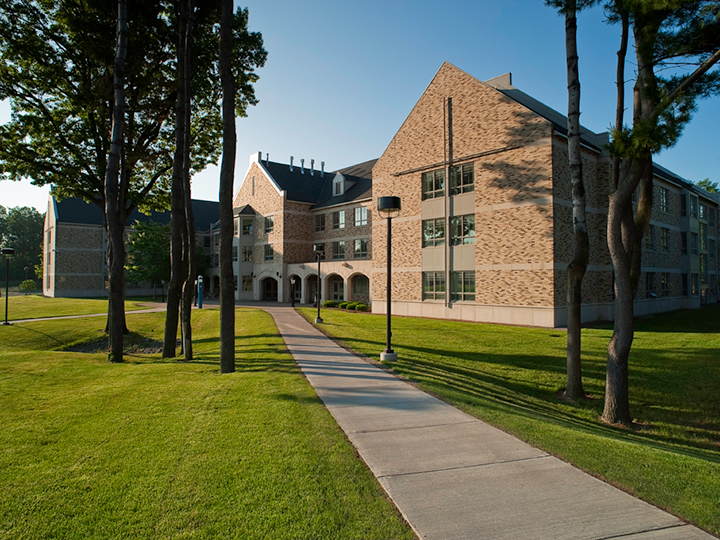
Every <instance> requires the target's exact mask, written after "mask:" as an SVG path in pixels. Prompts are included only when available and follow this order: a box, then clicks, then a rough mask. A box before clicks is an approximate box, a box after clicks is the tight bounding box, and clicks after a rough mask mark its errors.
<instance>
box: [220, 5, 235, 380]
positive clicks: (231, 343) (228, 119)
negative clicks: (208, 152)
mask: <svg viewBox="0 0 720 540" xmlns="http://www.w3.org/2000/svg"><path fill="white" fill-rule="evenodd" d="M221 13H222V14H221V21H220V78H221V81H222V89H223V105H222V107H223V157H222V165H221V169H220V372H221V373H232V372H234V371H235V277H234V276H233V270H232V235H233V214H232V195H233V177H234V175H235V144H236V133H235V79H234V78H233V74H232V70H231V59H232V21H233V1H232V0H223V2H222V12H221Z"/></svg>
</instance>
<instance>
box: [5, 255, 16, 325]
mask: <svg viewBox="0 0 720 540" xmlns="http://www.w3.org/2000/svg"><path fill="white" fill-rule="evenodd" d="M2 254H3V255H4V256H5V261H6V263H5V322H4V323H3V324H10V323H9V322H8V297H9V296H10V258H11V257H12V256H13V255H15V250H14V249H13V248H11V247H4V248H2Z"/></svg>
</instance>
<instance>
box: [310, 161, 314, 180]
mask: <svg viewBox="0 0 720 540" xmlns="http://www.w3.org/2000/svg"><path fill="white" fill-rule="evenodd" d="M310 176H315V160H314V159H311V160H310Z"/></svg>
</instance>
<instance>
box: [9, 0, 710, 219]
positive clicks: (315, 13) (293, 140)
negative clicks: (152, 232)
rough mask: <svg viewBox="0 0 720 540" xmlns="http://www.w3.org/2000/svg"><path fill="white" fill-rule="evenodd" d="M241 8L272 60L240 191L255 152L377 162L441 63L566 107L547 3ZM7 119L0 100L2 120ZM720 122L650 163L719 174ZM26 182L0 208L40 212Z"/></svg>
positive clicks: (207, 188)
mask: <svg viewBox="0 0 720 540" xmlns="http://www.w3.org/2000/svg"><path fill="white" fill-rule="evenodd" d="M236 4H237V3H236ZM237 5H240V4H237ZM242 5H245V4H244V3H243V4H242ZM246 5H247V7H248V8H249V12H250V26H251V29H252V30H254V31H259V32H261V33H262V34H263V37H264V39H265V48H266V49H267V51H268V61H267V64H266V66H265V68H263V69H261V70H260V71H259V75H260V81H259V82H258V83H257V85H256V93H257V97H258V98H259V100H260V103H259V104H258V105H257V106H256V107H253V108H251V109H250V110H249V114H248V117H247V118H242V119H238V122H237V128H238V146H237V155H238V159H237V164H236V183H235V189H237V188H238V187H239V182H240V180H241V178H242V176H243V174H244V173H245V171H246V169H247V163H248V158H249V156H250V154H252V153H256V152H258V151H262V152H263V157H264V155H265V153H267V152H269V153H270V159H271V160H272V161H280V162H285V163H287V162H289V159H290V156H291V155H292V156H294V157H295V162H296V163H298V162H299V160H300V159H301V158H304V159H305V163H306V166H309V163H310V159H314V160H315V166H316V167H318V168H319V166H320V162H321V161H324V162H325V169H326V170H334V169H338V168H342V167H345V166H349V165H352V164H355V163H360V162H363V161H366V160H368V159H372V158H376V157H379V156H380V154H381V153H382V152H383V150H384V149H385V147H386V146H387V144H388V143H389V142H390V140H391V139H392V137H393V135H394V134H395V132H396V131H397V130H398V129H399V128H400V126H401V124H402V122H403V121H404V120H405V118H406V117H407V115H408V114H409V113H410V110H411V109H412V107H413V105H414V104H415V102H416V101H417V100H418V99H419V97H420V96H421V94H422V92H423V91H424V90H425V88H426V86H427V85H428V84H429V82H430V80H431V79H432V77H433V76H434V74H435V73H436V72H437V70H438V69H439V68H440V66H441V65H442V63H443V62H444V61H447V62H450V63H452V64H454V65H456V66H457V67H459V68H460V69H463V70H464V71H466V72H468V73H469V74H470V75H473V76H475V77H477V78H478V79H480V80H486V79H490V78H492V77H495V76H497V75H500V74H502V73H505V72H508V71H510V72H512V75H513V85H514V86H516V87H517V88H519V89H520V90H522V91H524V92H526V93H527V94H530V95H531V96H533V97H534V98H536V99H538V100H540V101H542V102H544V103H545V104H547V105H549V106H551V107H552V108H554V109H556V110H558V111H560V112H563V113H564V112H566V108H567V91H566V86H567V81H566V69H565V44H564V20H563V19H562V18H561V17H560V16H559V15H558V14H557V13H556V12H555V11H554V10H552V9H551V8H548V7H545V6H544V4H543V2H542V0H516V1H511V0H504V1H502V2H497V1H490V0H483V1H475V2H469V1H467V0H466V1H457V0H445V1H444V2H428V1H424V0H422V1H420V0H416V1H412V2H411V1H405V0H393V1H388V0H381V1H375V0H367V1H365V2H342V1H340V2H338V1H337V0H333V1H325V0H314V1H304V2H303V1H300V2H297V1H296V2H289V1H287V0H257V1H251V2H248V3H247V4H246ZM603 19H604V17H603V14H602V11H601V10H600V9H594V10H591V11H588V12H583V13H581V14H580V17H579V21H578V24H579V29H578V34H579V56H580V80H581V84H582V101H581V111H582V116H581V122H582V123H583V125H585V126H586V127H588V128H589V129H591V130H593V131H596V132H600V131H605V130H606V129H607V128H608V127H609V126H610V124H611V123H612V122H613V119H614V116H615V82H614V79H615V59H616V50H617V47H618V43H619V37H618V36H619V28H618V27H615V26H608V25H607V24H605V23H604V22H603ZM626 76H627V78H628V79H629V78H631V77H633V72H632V68H631V67H629V68H628V70H627V73H626ZM8 118H9V109H8V107H7V104H0V123H1V122H5V121H7V119H8ZM628 119H629V118H628ZM718 121H720V98H714V99H711V100H705V101H703V102H701V103H700V105H699V107H698V110H697V112H696V114H695V117H694V118H693V120H692V122H691V123H690V125H689V126H688V127H687V128H686V130H685V133H684V135H683V137H682V139H681V141H680V143H679V144H678V145H677V146H676V147H674V148H672V149H670V150H666V151H665V152H663V153H662V154H660V155H658V156H657V157H656V161H657V162H658V163H660V164H661V165H663V166H665V167H667V168H669V169H671V170H672V171H674V172H675V173H677V174H679V175H680V176H683V177H685V178H687V179H689V180H692V181H698V180H701V179H703V178H706V177H709V178H710V179H711V180H713V181H718V180H720V152H719V151H718V144H717V140H718V137H717V130H716V129H714V128H716V124H717V123H718ZM218 178H219V170H218V168H217V167H210V168H209V169H207V170H206V171H203V172H202V173H200V174H198V175H196V176H195V178H193V197H195V198H199V199H207V200H217V192H218ZM28 184H29V182H23V183H11V182H0V204H2V205H3V206H6V207H8V206H9V207H12V206H19V205H28V206H36V207H37V208H39V209H40V210H41V211H44V210H45V206H46V204H47V203H46V200H47V190H46V189H45V190H43V189H40V188H36V187H32V186H29V185H28Z"/></svg>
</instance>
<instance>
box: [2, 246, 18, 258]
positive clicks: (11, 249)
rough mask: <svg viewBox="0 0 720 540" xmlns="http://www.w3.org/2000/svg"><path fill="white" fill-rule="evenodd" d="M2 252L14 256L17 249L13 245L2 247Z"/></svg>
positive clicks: (7, 255)
mask: <svg viewBox="0 0 720 540" xmlns="http://www.w3.org/2000/svg"><path fill="white" fill-rule="evenodd" d="M2 254H3V255H5V256H6V257H12V256H13V255H15V250H14V249H13V248H11V247H5V248H2Z"/></svg>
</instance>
